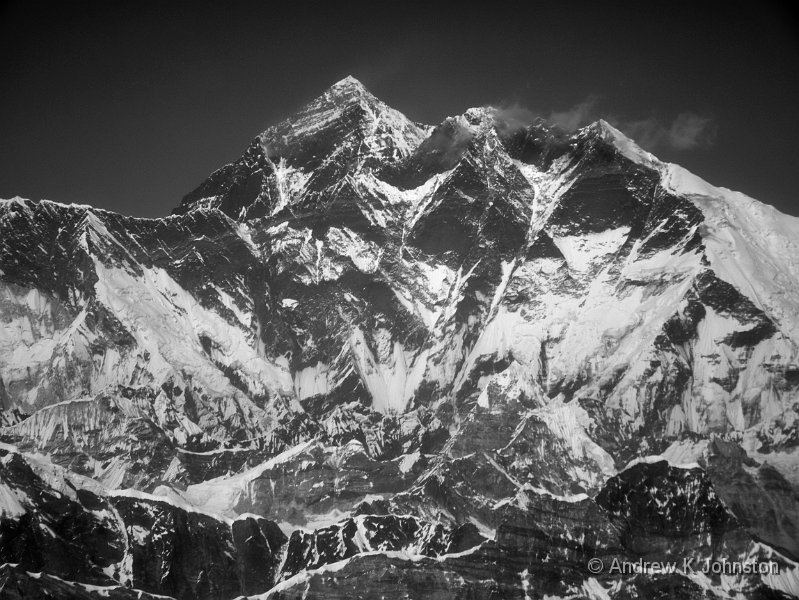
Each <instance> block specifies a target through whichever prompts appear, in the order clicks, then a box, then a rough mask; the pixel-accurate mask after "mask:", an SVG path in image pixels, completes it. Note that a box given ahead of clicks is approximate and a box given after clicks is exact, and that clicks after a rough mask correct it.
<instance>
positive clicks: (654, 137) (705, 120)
mask: <svg viewBox="0 0 799 600" xmlns="http://www.w3.org/2000/svg"><path fill="white" fill-rule="evenodd" d="M614 121H615V122H614ZM609 122H610V123H611V125H613V126H614V127H616V128H618V129H620V130H621V131H623V132H624V133H625V134H626V135H628V136H630V137H631V138H633V139H635V140H636V141H637V142H638V144H639V145H640V146H641V147H643V148H646V149H648V150H652V151H654V150H657V149H659V148H671V149H672V150H692V149H695V148H707V147H708V146H710V145H712V144H713V142H714V141H715V137H716V123H715V121H714V120H713V118H711V117H707V116H702V115H697V114H694V113H691V112H684V113H680V114H679V115H677V117H676V118H675V119H674V120H673V121H672V122H671V124H664V123H662V122H661V121H660V120H658V119H657V118H655V117H650V118H648V119H643V120H639V121H621V120H615V119H609Z"/></svg>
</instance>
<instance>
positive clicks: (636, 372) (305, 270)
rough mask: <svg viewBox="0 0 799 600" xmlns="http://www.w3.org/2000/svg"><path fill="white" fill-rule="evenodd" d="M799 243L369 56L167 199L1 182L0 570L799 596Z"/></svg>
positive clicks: (325, 587) (77, 582) (217, 585)
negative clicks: (366, 75) (773, 566)
mask: <svg viewBox="0 0 799 600" xmlns="http://www.w3.org/2000/svg"><path fill="white" fill-rule="evenodd" d="M797 240H799V222H797V220H796V219H794V218H792V217H787V216H785V215H780V214H779V213H777V212H776V211H774V210H773V209H770V208H769V207H767V206H765V205H762V204H760V203H758V202H756V201H755V200H752V199H751V198H747V197H745V196H743V195H740V194H737V193H735V192H730V191H729V190H724V189H722V188H715V187H713V186H711V185H710V184H707V183H706V182H704V181H702V180H700V179H699V178H697V177H695V176H693V175H691V174H690V173H687V172H686V171H684V170H682V169H681V168H680V167H678V166H676V165H670V164H666V163H662V162H660V161H658V159H656V158H655V157H653V156H651V155H649V154H648V153H646V152H644V151H643V150H641V149H640V148H638V147H637V146H636V145H635V143H634V142H632V141H631V140H629V139H627V138H625V137H624V136H623V135H622V134H621V133H619V132H618V131H616V130H615V129H613V128H612V127H610V126H609V125H608V124H607V123H604V122H603V121H600V122H598V123H595V124H593V125H591V126H589V127H586V128H584V129H582V130H580V131H578V132H576V133H574V134H566V133H564V132H563V131H561V130H559V129H558V128H557V127H550V126H549V125H548V124H546V123H544V122H542V121H537V122H535V123H533V124H529V125H528V124H525V125H520V124H517V123H515V122H508V120H507V119H506V116H505V115H503V113H502V112H501V111H496V110H494V109H492V108H489V107H483V108H474V109H470V110H468V111H466V112H465V113H464V114H463V115H458V116H454V117H450V118H448V119H446V120H445V121H444V122H443V123H441V124H440V125H438V126H436V127H430V126H426V125H420V124H417V123H413V122H412V121H410V120H409V119H407V118H406V117H405V116H404V115H402V114H401V113H399V112H397V111H395V110H393V109H391V108H390V107H388V106H387V105H385V104H384V103H383V102H381V101H380V100H379V99H377V98H375V97H374V96H373V95H372V94H370V93H369V92H368V91H367V90H366V89H365V88H364V87H363V86H362V85H361V84H360V83H359V82H357V81H356V80H354V79H352V78H347V79H345V80H343V81H341V82H339V83H337V84H335V85H334V86H333V87H332V88H330V89H329V90H328V91H327V92H325V93H324V94H323V95H322V96H320V97H319V98H317V99H316V100H314V101H313V102H311V103H310V104H308V105H307V106H306V107H304V108H302V109H301V110H300V111H299V112H298V113H296V114H295V115H293V116H291V117H289V118H288V119H286V120H285V121H283V122H281V123H278V124H276V125H275V126H273V127H271V128H269V129H268V130H266V131H265V132H263V133H262V134H260V135H258V136H257V137H256V138H255V139H254V140H253V141H252V142H251V143H250V145H249V146H247V148H246V149H245V152H244V154H243V155H242V157H241V158H240V159H238V160H236V161H234V162H233V163H231V164H230V165H227V166H225V167H222V168H221V169H219V170H218V171H216V172H215V173H213V174H212V175H211V176H210V177H209V178H208V180H206V181H205V182H203V183H202V184H201V185H200V186H198V187H197V188H196V189H195V190H194V191H192V192H191V193H189V194H188V195H187V196H186V197H185V198H184V199H183V201H182V202H181V203H180V204H179V206H178V207H177V208H176V209H175V210H174V214H173V215H172V216H170V217H165V218H162V219H134V218H130V217H125V216H122V215H117V214H113V213H109V212H106V211H100V210H96V209H93V208H91V207H87V206H78V205H71V206H66V205H60V204H56V203H53V202H46V201H42V202H31V201H27V200H22V199H13V200H4V201H0V440H1V441H2V442H3V446H2V447H1V448H2V451H0V460H2V465H0V542H1V543H0V560H2V563H3V566H1V567H0V590H1V591H2V594H0V595H4V596H3V597H6V596H7V597H9V598H18V597H46V596H47V594H49V595H50V596H51V597H76V598H84V597H85V598H99V597H111V598H117V597H118V598H128V597H139V595H141V597H143V598H147V597H148V594H149V595H152V596H155V595H160V596H161V597H163V596H165V597H168V598H180V599H181V600H184V599H185V600H189V599H193V598H203V599H206V598H207V599H213V600H226V599H229V598H230V599H232V598H234V597H239V596H256V595H259V594H265V596H264V597H267V598H336V597H338V598H354V597H363V598H382V597H386V598H394V597H410V598H431V599H432V598H436V599H438V598H475V599H477V598H519V599H522V598H524V599H527V598H545V597H546V598H558V597H563V598H573V597H581V598H602V599H605V598H608V597H610V598H649V597H653V598H657V597H663V598H666V597H685V598H712V597H725V596H724V594H728V595H734V594H738V595H739V596H740V597H763V598H766V597H780V594H782V595H787V596H791V595H794V596H797V595H799V570H797V566H796V563H795V562H794V561H795V560H796V559H797V558H799V548H797V545H796V540H797V539H799V533H797V532H798V531H799V530H798V529H797V524H798V523H799V520H798V519H799V517H797V515H799V500H798V498H799V487H797V486H799V475H797V464H798V463H799V459H797V456H799V455H798V454H797V444H798V443H799V440H798V439H797V434H796V424H797V422H798V421H797V406H799V402H798V401H799V375H798V374H799V345H798V344H799V317H797V315H799V303H797V298H799V258H797V257H799V253H797V252H796V244H797ZM593 558H596V559H600V560H602V561H603V562H604V563H605V564H606V565H611V564H613V561H614V560H615V561H617V562H618V561H622V562H624V561H628V562H634V561H637V560H639V559H641V560H647V561H679V560H682V559H683V558H691V559H692V560H694V561H695V562H696V563H697V564H698V563H700V562H703V561H704V562H707V561H719V560H727V561H733V562H734V561H750V562H752V561H758V560H759V561H774V562H775V563H777V564H778V565H779V566H780V573H779V575H778V576H776V575H763V576H761V574H759V573H738V574H735V575H734V576H731V577H728V578H726V579H724V580H722V579H720V578H719V577H715V576H708V577H705V576H704V575H697V574H696V573H690V572H686V571H685V569H681V570H679V569H678V570H675V571H674V572H668V573H656V572H653V571H652V570H649V571H646V572H638V573H635V572H626V573H618V572H610V571H609V570H608V569H605V570H604V571H601V572H598V573H597V572H592V571H590V570H589V568H588V565H589V561H590V560H591V559H593ZM711 575H712V574H711Z"/></svg>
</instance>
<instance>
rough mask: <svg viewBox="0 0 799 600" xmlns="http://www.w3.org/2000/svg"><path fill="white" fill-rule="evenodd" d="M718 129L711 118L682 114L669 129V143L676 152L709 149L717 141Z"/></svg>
mask: <svg viewBox="0 0 799 600" xmlns="http://www.w3.org/2000/svg"><path fill="white" fill-rule="evenodd" d="M716 129H717V128H716V123H715V121H714V120H713V119H712V118H711V117H703V116H701V115H695V114H694V113H687V112H686V113H682V114H679V115H677V118H676V119H674V122H673V123H672V124H671V127H670V128H669V143H670V144H671V146H672V147H673V148H674V149H675V150H690V149H692V148H697V147H704V148H707V147H708V146H711V145H713V142H715V141H716Z"/></svg>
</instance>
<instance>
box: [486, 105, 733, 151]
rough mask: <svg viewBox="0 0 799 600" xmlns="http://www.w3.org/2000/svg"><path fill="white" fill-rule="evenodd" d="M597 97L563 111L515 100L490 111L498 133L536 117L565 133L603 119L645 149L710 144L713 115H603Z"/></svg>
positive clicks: (713, 133)
mask: <svg viewBox="0 0 799 600" xmlns="http://www.w3.org/2000/svg"><path fill="white" fill-rule="evenodd" d="M599 100H600V98H599V96H597V95H595V94H590V95H589V96H587V97H586V98H585V99H584V100H582V101H581V102H578V103H577V104H574V105H573V106H571V107H570V108H567V109H565V110H551V111H550V112H549V114H547V113H544V112H542V111H537V110H533V109H530V108H527V107H525V106H522V105H520V104H518V103H513V104H509V105H504V106H501V107H500V108H497V109H496V110H495V113H494V125H495V126H496V127H497V129H498V130H499V131H500V132H512V131H515V130H516V129H521V128H522V127H526V126H528V125H529V124H530V123H532V122H533V121H534V120H535V119H536V118H539V117H540V118H543V119H544V120H545V121H547V122H548V123H550V124H551V125H557V126H558V127H560V128H561V129H563V130H564V131H566V132H567V133H572V132H574V131H576V130H577V129H579V128H581V127H584V126H586V125H588V124H590V123H593V122H595V121H598V120H599V119H600V118H604V119H605V120H606V121H607V122H608V123H610V124H611V125H613V126H614V127H615V128H617V129H619V130H620V131H622V132H624V134H625V135H627V136H629V137H631V138H633V139H634V140H636V142H637V143H638V144H639V145H640V146H641V147H642V148H645V149H647V150H649V151H653V152H654V151H656V150H660V149H663V148H669V149H671V150H694V149H697V148H707V147H709V146H711V145H713V142H714V141H715V138H716V130H717V126H716V122H715V119H713V117H710V116H707V115H699V114H696V113H693V112H681V113H680V114H678V115H677V116H676V117H675V118H674V119H673V120H671V121H669V120H668V119H666V120H664V119H662V118H659V117H655V116H651V117H648V118H645V119H631V118H627V117H621V116H618V115H613V114H607V113H606V112H605V111H603V110H601V108H600V107H599Z"/></svg>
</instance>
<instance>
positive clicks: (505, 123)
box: [492, 102, 538, 133]
mask: <svg viewBox="0 0 799 600" xmlns="http://www.w3.org/2000/svg"><path fill="white" fill-rule="evenodd" d="M537 116H538V115H536V113H534V112H533V111H532V110H530V109H529V108H527V107H526V106H522V105H521V104H519V103H518V102H514V103H513V104H508V105H500V106H499V107H498V108H495V109H494V112H493V114H492V117H493V119H494V127H496V128H497V130H498V131H499V132H500V133H512V132H514V131H516V130H518V129H523V128H525V127H527V126H528V125H530V123H532V122H533V119H535V118H536V117H537Z"/></svg>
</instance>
